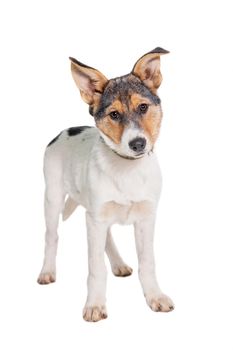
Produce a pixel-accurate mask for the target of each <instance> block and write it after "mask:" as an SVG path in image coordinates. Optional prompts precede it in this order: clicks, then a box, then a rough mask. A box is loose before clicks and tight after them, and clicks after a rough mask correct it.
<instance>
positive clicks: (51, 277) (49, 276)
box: [37, 272, 56, 284]
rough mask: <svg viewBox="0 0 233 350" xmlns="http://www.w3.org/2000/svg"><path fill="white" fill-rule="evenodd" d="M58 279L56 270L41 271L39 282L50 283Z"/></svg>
mask: <svg viewBox="0 0 233 350" xmlns="http://www.w3.org/2000/svg"><path fill="white" fill-rule="evenodd" d="M55 281H56V275H55V273H54V272H41V273H40V275H39V277H38V279H37V282H38V283H39V284H49V283H54V282H55Z"/></svg>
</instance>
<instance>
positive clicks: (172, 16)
mask: <svg viewBox="0 0 233 350" xmlns="http://www.w3.org/2000/svg"><path fill="white" fill-rule="evenodd" d="M230 5H231V1H225V0H222V1H204V0H202V1H198V0H195V1H167V0H160V1H149V0H143V1H132V2H131V1H119V0H118V1H103V0H102V1H101V0H98V1H77V0H76V1H68V0H67V1H26V0H21V1H10V0H9V1H2V2H1V5H0V6H1V8H0V17H1V18H0V26H1V28H0V35H1V40H0V51H1V54H0V60H1V64H0V85H1V95H0V96H1V103H0V109H1V136H0V142H1V147H0V149H1V234H0V239H1V242H0V259H1V261H0V264H1V265H0V268H1V279H0V281H1V282H0V283H1V289H0V293H1V299H0V303H1V306H0V319H1V326H0V331H1V337H0V343H2V344H1V345H0V347H1V349H4V350H8V349H12V350H13V349H25V350H29V349H30V350H31V349H33V350H37V349H40V350H41V349H69V350H72V349H81V348H82V349H91V348H92V347H93V348H95V349H101V350H105V349H113V350H115V349H134V348H136V347H137V348H146V349H159V350H168V349H169V350H170V349H179V350H186V349H189V350H192V349H195V350H196V349H200V350H206V349H224V350H225V349H226V350H228V349H233V340H232V316H233V303H232V295H233V283H232V265H233V264H232V263H233V261H232V260H233V259H232V233H233V231H232V228H233V223H232V204H233V200H232V198H233V186H232V178H233V167H232V153H233V138H232V134H233V122H232V119H233V113H232V81H233V69H232V66H233V50H232V31H233V28H232V27H233V26H232V10H231V6H230ZM156 46H161V47H163V48H165V49H167V50H170V51H171V54H170V55H166V56H164V57H163V58H162V73H163V77H164V80H163V85H162V87H161V89H160V97H161V99H162V103H163V110H164V119H163V125H162V132H161V134H160V139H159V142H158V145H157V153H158V157H159V160H160V164H161V168H162V172H163V179H164V182H163V191H162V197H161V201H160V205H159V211H158V221H157V225H156V238H155V251H156V261H157V271H158V277H159V281H160V284H161V287H162V289H163V290H164V292H165V293H167V294H168V295H169V296H171V297H172V298H173V300H174V302H175V305H176V309H175V311H173V312H171V313H169V314H162V313H153V312H152V311H151V310H150V309H149V308H148V307H147V306H146V303H145V301H144V298H143V295H142V291H141V288H140V285H139V282H138V278H137V273H136V272H137V260H136V254H135V247H134V240H133V232H132V228H131V227H120V226H119V227H118V226H116V227H115V230H114V235H115V238H116V241H117V243H118V245H119V248H120V251H121V253H122V255H123V257H125V260H126V261H127V263H128V264H130V265H131V266H132V267H133V268H134V274H133V275H132V276H131V277H129V278H125V279H120V278H115V277H114V276H112V274H111V272H110V269H109V265H108V270H109V274H108V292H107V299H108V300H107V301H108V303H107V306H108V314H109V318H108V319H107V320H105V321H102V322H99V323H97V324H90V323H86V322H84V321H83V320H82V307H83V305H84V302H85V297H86V276H87V247H86V234H85V222H84V210H83V209H79V210H78V211H77V212H76V213H75V214H74V215H73V216H72V217H71V218H70V220H69V221H68V222H66V223H64V224H62V225H61V226H60V245H59V251H58V276H57V282H56V283H55V284H53V285H49V286H39V285H38V284H37V283H36V279H37V275H38V273H39V271H40V268H41V264H42V257H43V247H44V242H43V239H44V221H43V191H44V184H43V173H42V160H43V152H44V148H45V146H46V144H47V143H48V142H49V141H50V140H51V139H52V138H53V137H54V136H56V135H57V134H58V133H59V132H60V131H61V130H62V129H64V128H66V127H70V126H76V125H93V119H92V117H91V116H89V115H88V108H87V106H86V105H85V104H84V102H82V101H81V98H80V96H79V92H78V91H77V89H76V87H75V84H74V82H73V81H72V77H71V74H70V64H69V61H68V56H74V57H76V58H77V59H78V60H80V61H81V62H84V63H86V64H88V65H90V66H94V67H96V68H97V69H99V70H101V71H102V72H103V73H104V74H105V75H106V76H107V77H116V76H119V75H123V74H126V73H128V72H129V71H130V70H131V68H132V67H133V64H134V63H135V61H136V60H137V59H138V58H139V57H140V56H141V55H143V54H144V53H146V52H148V51H150V50H152V49H153V48H155V47H156Z"/></svg>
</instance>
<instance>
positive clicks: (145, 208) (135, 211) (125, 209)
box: [100, 201, 154, 221]
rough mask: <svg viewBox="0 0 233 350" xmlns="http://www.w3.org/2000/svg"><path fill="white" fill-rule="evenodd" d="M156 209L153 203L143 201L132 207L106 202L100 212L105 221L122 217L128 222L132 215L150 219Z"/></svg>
mask: <svg viewBox="0 0 233 350" xmlns="http://www.w3.org/2000/svg"><path fill="white" fill-rule="evenodd" d="M153 213H154V208H153V205H152V203H151V202H149V201H141V202H134V203H132V204H130V205H122V204H118V203H116V202H114V201H110V202H106V203H105V204H104V205H103V207H102V209H101V212H100V216H101V217H102V218H103V219H105V220H106V219H107V220H108V219H111V218H114V217H118V218H119V217H120V218H121V219H123V221H126V220H127V218H128V217H129V216H130V215H134V216H137V217H138V216H141V217H145V218H146V217H148V216H150V215H153Z"/></svg>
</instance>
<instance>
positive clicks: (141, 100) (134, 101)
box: [130, 94, 151, 111]
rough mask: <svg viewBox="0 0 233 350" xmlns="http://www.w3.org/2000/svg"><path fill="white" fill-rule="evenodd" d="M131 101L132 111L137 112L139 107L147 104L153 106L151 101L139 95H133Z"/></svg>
mask: <svg viewBox="0 0 233 350" xmlns="http://www.w3.org/2000/svg"><path fill="white" fill-rule="evenodd" d="M130 101H131V104H130V107H131V109H132V110H135V111H136V110H137V108H138V106H139V105H140V104H142V103H145V104H147V105H150V104H151V101H150V100H149V99H148V98H146V97H143V96H141V95H139V94H132V95H131V98H130Z"/></svg>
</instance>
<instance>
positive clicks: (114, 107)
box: [106, 100, 125, 114]
mask: <svg viewBox="0 0 233 350" xmlns="http://www.w3.org/2000/svg"><path fill="white" fill-rule="evenodd" d="M113 111H117V112H119V113H120V114H123V113H124V112H125V106H123V104H122V103H121V101H120V100H115V101H113V103H112V104H111V105H110V106H109V107H108V108H107V109H106V114H109V113H110V112H113Z"/></svg>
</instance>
